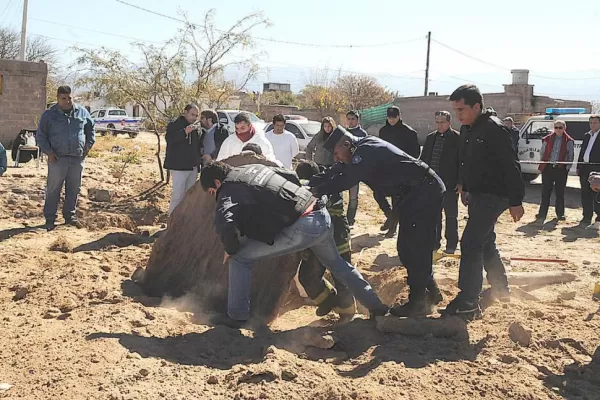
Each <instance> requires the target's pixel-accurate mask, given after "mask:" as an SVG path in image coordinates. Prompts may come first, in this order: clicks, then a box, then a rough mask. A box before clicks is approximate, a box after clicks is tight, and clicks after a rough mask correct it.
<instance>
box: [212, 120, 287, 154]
mask: <svg viewBox="0 0 600 400" xmlns="http://www.w3.org/2000/svg"><path fill="white" fill-rule="evenodd" d="M233 122H234V123H235V135H231V136H229V137H228V138H227V139H225V141H224V142H223V144H222V145H221V150H219V155H218V156H217V161H220V160H224V159H226V158H229V157H231V156H234V155H236V154H240V153H241V152H242V149H243V148H244V146H245V145H247V144H248V143H256V144H257V145H259V146H260V148H261V150H262V152H263V156H264V157H265V158H266V159H267V160H269V161H273V162H276V161H277V160H276V158H275V154H274V152H273V146H272V145H271V142H270V141H269V139H267V136H266V135H265V133H264V132H263V131H262V130H257V129H255V128H254V125H252V123H251V122H250V115H248V113H246V112H241V113H239V114H238V115H236V116H235V119H234V120H233Z"/></svg>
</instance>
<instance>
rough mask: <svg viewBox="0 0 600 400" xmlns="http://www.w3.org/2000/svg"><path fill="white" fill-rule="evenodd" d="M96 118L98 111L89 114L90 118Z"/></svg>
mask: <svg viewBox="0 0 600 400" xmlns="http://www.w3.org/2000/svg"><path fill="white" fill-rule="evenodd" d="M97 116H98V111H94V112H93V113H91V114H90V117H92V118H96V117H97Z"/></svg>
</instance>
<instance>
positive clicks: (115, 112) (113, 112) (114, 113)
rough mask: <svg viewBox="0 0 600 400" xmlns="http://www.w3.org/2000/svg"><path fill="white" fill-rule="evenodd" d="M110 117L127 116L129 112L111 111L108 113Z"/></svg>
mask: <svg viewBox="0 0 600 400" xmlns="http://www.w3.org/2000/svg"><path fill="white" fill-rule="evenodd" d="M108 115H120V116H123V117H125V116H127V112H126V111H125V110H110V111H109V112H108Z"/></svg>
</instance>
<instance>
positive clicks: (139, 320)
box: [0, 135, 600, 400]
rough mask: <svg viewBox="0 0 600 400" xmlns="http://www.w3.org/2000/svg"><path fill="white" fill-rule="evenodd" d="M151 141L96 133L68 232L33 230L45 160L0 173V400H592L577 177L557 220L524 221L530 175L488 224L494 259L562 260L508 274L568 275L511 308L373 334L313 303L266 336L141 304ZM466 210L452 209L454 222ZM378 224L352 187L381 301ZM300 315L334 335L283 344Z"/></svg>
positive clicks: (165, 304) (588, 268)
mask: <svg viewBox="0 0 600 400" xmlns="http://www.w3.org/2000/svg"><path fill="white" fill-rule="evenodd" d="M134 145H138V146H140V148H141V151H140V152H139V154H140V157H141V159H142V163H141V164H131V165H129V166H128V167H127V168H126V170H125V174H124V176H123V177H122V179H121V182H120V183H117V179H116V178H115V177H114V176H113V173H112V171H113V170H114V169H115V168H118V167H119V166H120V165H121V164H122V161H119V160H118V158H119V157H121V158H122V155H123V154H124V153H125V152H127V151H129V150H131V149H132V148H133V146H134ZM113 146H122V147H124V148H125V150H123V151H121V152H119V153H115V152H111V151H110V150H111V148H112V147H113ZM155 151H156V143H155V139H154V137H153V136H151V135H141V136H140V137H138V138H136V139H129V138H120V139H113V138H100V139H99V142H98V146H97V147H96V149H95V152H94V153H93V154H92V156H93V157H92V158H89V159H88V162H87V165H86V171H85V175H84V183H83V186H84V190H83V193H82V196H81V198H80V218H81V221H82V222H83V223H84V224H85V226H86V227H85V228H84V229H81V230H78V229H76V228H72V227H65V226H59V227H58V228H57V229H56V230H55V231H53V232H50V233H48V232H46V231H45V230H43V229H41V225H42V224H43V222H44V221H43V218H42V206H43V190H44V186H45V175H46V169H45V168H46V164H45V163H42V165H41V168H40V169H36V168H35V165H34V164H33V163H29V164H27V165H24V166H22V167H20V168H10V169H9V171H8V173H7V175H5V177H3V178H0V193H1V196H0V266H1V267H0V318H1V320H0V349H1V350H0V366H1V368H0V384H2V383H7V384H10V385H13V386H12V387H11V388H10V389H8V390H6V391H3V390H2V386H0V398H7V399H8V398H9V399H28V400H33V399H36V400H38V399H111V400H115V399H118V400H120V399H186V400H187V399H247V400H249V399H313V400H347V399H364V400H366V399H437V398H444V399H465V398H489V399H509V398H510V399H560V398H568V399H599V398H600V350H598V349H599V345H600V339H599V336H600V335H599V333H600V316H599V315H598V311H600V310H599V308H598V303H595V302H593V301H592V288H593V284H594V282H596V281H599V280H600V278H599V275H600V255H599V252H598V235H597V234H595V233H590V232H586V231H585V230H583V229H581V228H578V227H577V223H578V220H579V218H580V215H581V210H580V209H578V206H579V201H578V190H577V189H576V188H570V189H569V190H568V193H567V207H568V210H567V217H568V220H567V221H564V222H560V223H556V222H551V223H548V224H546V225H545V226H544V227H537V226H535V225H533V224H531V221H533V219H534V215H535V214H536V211H537V207H538V201H539V192H540V185H539V184H535V183H534V184H532V185H528V187H527V198H526V201H527V203H526V205H525V207H526V215H525V217H524V220H523V222H521V223H518V224H514V223H513V222H512V221H511V220H510V219H509V216H508V215H506V214H505V215H503V216H502V217H501V220H500V222H499V224H498V226H497V233H498V244H499V247H500V249H501V251H502V254H503V256H505V257H507V258H510V257H513V258H514V257H536V258H550V259H566V260H568V263H565V264H558V263H550V262H536V263H533V262H523V261H512V262H511V263H510V270H511V271H548V270H562V271H569V272H572V273H574V274H576V276H577V279H576V280H575V281H574V282H571V283H568V284H556V285H549V286H541V287H540V286H533V285H530V286H528V287H521V288H517V287H514V288H513V293H514V296H513V298H512V300H511V302H510V303H496V304H495V305H493V306H492V307H490V308H489V309H488V310H487V312H486V314H485V316H484V318H483V319H482V320H479V321H474V322H472V323H470V324H469V325H468V328H467V329H464V330H463V331H462V332H459V334H458V335H455V336H453V337H449V338H448V337H446V338H444V337H436V336H433V335H425V336H405V335H400V334H389V333H388V334H383V333H381V332H379V331H378V330H377V329H376V327H375V326H374V324H372V323H371V322H369V321H366V320H364V319H362V318H357V319H356V320H355V321H353V322H352V323H350V324H348V325H344V326H336V325H335V317H329V318H325V319H319V318H317V317H316V316H315V314H314V308H313V307H310V306H304V307H301V308H299V309H295V310H292V311H289V312H287V313H286V314H284V315H282V316H280V318H278V319H277V320H276V321H275V322H274V324H273V325H272V330H273V332H272V333H254V332H252V331H248V330H233V329H229V328H225V327H216V328H215V327H211V326H206V325H203V324H201V323H199V322H198V321H199V318H198V317H199V316H198V315H194V314H193V313H190V312H185V311H180V310H182V309H190V307H191V306H193V305H190V304H185V302H186V300H185V299H183V300H181V299H180V300H168V299H163V300H162V301H161V300H160V299H158V300H157V299H154V301H141V300H140V299H144V297H143V296H141V295H143V293H140V289H139V288H138V287H137V286H136V285H135V284H134V283H133V282H132V281H131V280H130V276H131V274H132V273H133V271H135V269H136V268H137V267H143V266H145V263H146V261H147V259H148V256H149V254H150V251H151V246H152V243H153V241H154V240H155V239H154V237H153V234H154V233H155V232H157V231H159V230H160V229H162V228H164V224H165V223H167V220H168V218H167V216H166V214H165V212H166V210H167V209H168V200H169V196H170V187H169V186H161V185H157V184H155V182H157V181H158V171H157V167H156V165H155V164H154V160H155V159H154V157H153V154H154V152H155ZM95 189H106V190H110V191H111V192H112V195H113V196H112V199H111V201H110V202H98V201H96V200H95V199H96V197H95V196H96V195H97V194H96V193H95ZM551 213H552V211H551ZM464 215H465V210H464V209H462V208H461V216H460V225H461V229H462V228H463V227H464V224H465V222H466V221H465V220H464V219H463V217H464ZM551 215H553V214H551ZM382 220H383V216H382V215H381V213H380V212H379V211H378V210H377V207H376V204H375V202H374V200H373V199H372V196H371V194H370V192H369V191H368V189H367V188H362V189H361V203H360V212H359V217H358V224H357V226H356V228H354V230H353V232H352V235H353V238H354V239H353V244H352V247H353V251H354V255H353V257H354V260H355V262H356V263H357V264H358V266H359V268H360V269H361V271H363V273H364V274H365V275H366V276H367V277H368V279H369V280H370V281H371V282H372V283H373V284H374V286H375V287H376V288H377V290H378V291H379V293H380V294H381V296H382V297H383V298H384V299H385V300H386V301H387V302H390V303H391V302H393V301H400V300H401V299H403V298H404V297H405V296H406V288H405V277H406V274H405V271H404V269H403V268H402V267H401V266H399V265H398V264H399V263H398V260H397V257H396V251H395V239H386V238H384V237H383V236H381V235H380V234H379V225H380V224H381V223H382ZM457 271H458V265H457V261H456V260H454V259H442V260H441V261H439V262H438V263H437V265H436V274H437V276H438V277H440V278H443V282H444V284H443V285H442V289H443V292H444V295H445V297H446V301H447V300H449V299H450V298H451V297H452V296H453V295H455V294H456V292H457V289H456V283H455V280H456V276H457ZM140 296H141V297H140ZM149 300H152V299H149ZM514 322H518V323H520V324H522V325H523V326H524V327H525V328H526V329H528V330H530V333H531V343H530V344H529V346H523V345H520V344H518V343H515V342H514V341H512V340H511V338H510V337H509V326H510V325H511V324H512V323H514ZM307 325H311V326H313V327H315V329H320V330H322V331H326V332H329V334H330V335H331V338H332V339H333V340H335V346H334V347H333V348H332V349H330V350H321V349H318V348H308V349H302V350H298V349H295V347H294V345H293V344H294V338H295V337H296V336H295V334H299V335H301V334H302V332H303V329H302V327H304V326H307ZM525 336H527V335H525Z"/></svg>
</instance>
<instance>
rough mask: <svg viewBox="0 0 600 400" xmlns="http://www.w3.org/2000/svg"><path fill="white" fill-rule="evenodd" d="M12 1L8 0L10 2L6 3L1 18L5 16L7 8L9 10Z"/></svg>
mask: <svg viewBox="0 0 600 400" xmlns="http://www.w3.org/2000/svg"><path fill="white" fill-rule="evenodd" d="M11 3H12V0H8V3H6V7H4V10H2V12H1V13H0V18H2V17H3V16H4V13H5V12H6V10H8V7H10V4H11Z"/></svg>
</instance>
